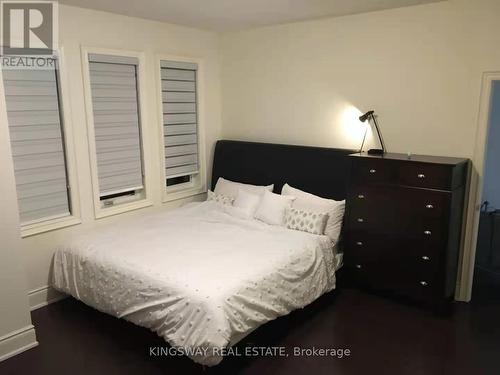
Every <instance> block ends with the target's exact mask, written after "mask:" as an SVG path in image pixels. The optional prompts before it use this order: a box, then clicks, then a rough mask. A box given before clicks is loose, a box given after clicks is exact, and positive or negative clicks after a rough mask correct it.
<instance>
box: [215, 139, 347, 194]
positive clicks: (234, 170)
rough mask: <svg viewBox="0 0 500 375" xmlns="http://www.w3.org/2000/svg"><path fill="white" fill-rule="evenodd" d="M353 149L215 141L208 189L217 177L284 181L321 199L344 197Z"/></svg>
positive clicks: (277, 187)
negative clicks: (349, 156) (349, 157)
mask: <svg viewBox="0 0 500 375" xmlns="http://www.w3.org/2000/svg"><path fill="white" fill-rule="evenodd" d="M354 152H356V151H355V150H345V149H335V148H323V147H309V146H292V145H281V144H271V143H256V142H241V141H226V140H222V141H218V142H217V144H216V146H215V154H214V164H213V168H212V190H213V189H214V188H215V184H216V183H217V179H218V178H219V177H224V178H226V179H228V180H232V181H237V182H243V183H247V184H254V185H270V184H274V192H276V193H280V192H281V188H282V187H283V185H284V184H285V183H288V184H290V185H292V186H293V187H296V188H299V189H301V190H304V191H307V192H309V193H312V194H315V195H319V196H321V197H324V198H332V199H336V200H341V199H345V198H346V191H347V181H348V179H349V170H350V164H349V160H348V158H347V157H346V155H348V154H351V153H354Z"/></svg>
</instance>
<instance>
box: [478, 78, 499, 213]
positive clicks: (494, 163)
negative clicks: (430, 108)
mask: <svg viewBox="0 0 500 375" xmlns="http://www.w3.org/2000/svg"><path fill="white" fill-rule="evenodd" d="M492 89H493V92H492V95H491V111H490V118H489V124H488V127H489V130H488V145H487V152H486V164H485V167H484V184H483V198H482V200H483V201H488V202H489V209H497V210H500V174H499V173H498V163H499V161H500V81H495V82H494V83H493V86H492Z"/></svg>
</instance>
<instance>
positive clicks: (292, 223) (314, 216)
mask: <svg viewBox="0 0 500 375" xmlns="http://www.w3.org/2000/svg"><path fill="white" fill-rule="evenodd" d="M327 220H328V214H321V213H318V212H311V211H304V210H298V209H296V208H293V207H292V208H290V209H288V210H286V213H285V226H286V227H287V228H288V229H294V230H300V231H303V232H309V233H312V234H324V233H325V225H326V221H327Z"/></svg>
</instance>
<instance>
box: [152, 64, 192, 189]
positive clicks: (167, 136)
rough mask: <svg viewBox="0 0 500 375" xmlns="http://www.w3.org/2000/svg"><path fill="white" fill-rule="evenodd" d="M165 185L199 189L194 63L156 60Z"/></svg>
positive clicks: (167, 186) (168, 187) (170, 187)
mask: <svg viewBox="0 0 500 375" xmlns="http://www.w3.org/2000/svg"><path fill="white" fill-rule="evenodd" d="M160 73H161V105H162V128H163V138H164V150H163V152H164V160H165V186H166V188H167V190H170V189H174V190H179V189H183V188H197V187H198V188H199V185H200V183H201V179H200V158H199V155H200V152H199V149H200V147H199V144H200V139H199V127H198V122H199V121H198V85H197V78H198V77H197V76H198V64H197V63H193V62H179V61H166V60H161V61H160Z"/></svg>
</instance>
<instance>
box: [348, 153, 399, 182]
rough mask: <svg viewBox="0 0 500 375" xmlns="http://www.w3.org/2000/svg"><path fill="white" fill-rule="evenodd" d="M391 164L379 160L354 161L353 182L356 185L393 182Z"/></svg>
mask: <svg viewBox="0 0 500 375" xmlns="http://www.w3.org/2000/svg"><path fill="white" fill-rule="evenodd" d="M394 172H395V170H394V168H393V165H392V163H386V162H385V161H384V160H380V159H369V158H368V159H359V160H355V161H354V165H353V176H352V178H353V181H354V182H355V183H356V184H377V183H384V184H386V183H388V182H392V181H393V180H394V175H395V174H394Z"/></svg>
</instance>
